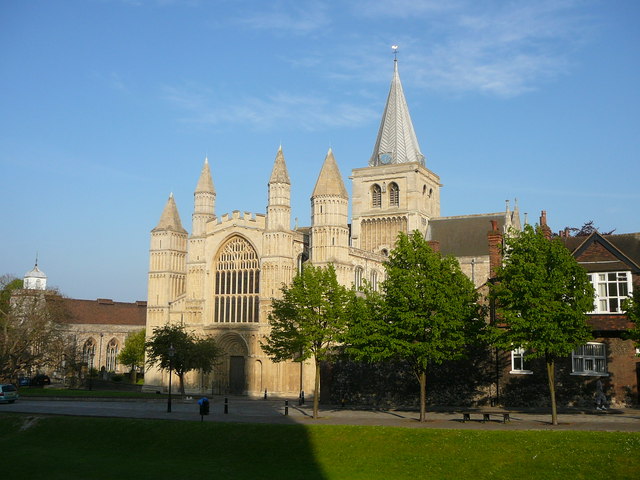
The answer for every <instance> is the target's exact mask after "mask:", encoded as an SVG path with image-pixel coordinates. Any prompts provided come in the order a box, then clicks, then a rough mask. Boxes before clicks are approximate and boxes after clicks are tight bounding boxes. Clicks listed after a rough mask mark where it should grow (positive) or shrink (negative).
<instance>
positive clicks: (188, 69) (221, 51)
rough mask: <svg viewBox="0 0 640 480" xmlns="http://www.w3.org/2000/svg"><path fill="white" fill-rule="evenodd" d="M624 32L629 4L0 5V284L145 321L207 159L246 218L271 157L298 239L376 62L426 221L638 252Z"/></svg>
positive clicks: (356, 154)
mask: <svg viewBox="0 0 640 480" xmlns="http://www.w3.org/2000/svg"><path fill="white" fill-rule="evenodd" d="M638 24H640V2H637V1H633V0H631V1H623V0H621V1H604V0H602V1H598V0H582V1H577V0H576V1H572V0H551V1H546V0H539V1H517V0H516V1H509V2H505V1H476V0H452V1H448V2H444V1H441V0H399V1H391V0H386V1H382V0H380V1H379V0H367V1H365V0H353V1H340V2H337V1H322V0H312V1H306V0H294V1H288V0H281V1H257V0H255V1H239V0H232V1H231V0H230V1H224V0H220V1H204V0H202V1H197V0H192V1H188V0H185V1H179V0H175V1H171V0H148V1H144V0H138V1H135V0H128V1H127V0H78V1H72V0H61V1H57V2H51V1H29V0H0V196H1V197H0V199H1V201H2V205H3V208H2V210H1V211H2V214H1V215H2V217H1V219H0V221H1V225H2V235H0V252H1V259H2V261H1V262H0V274H3V273H10V274H15V275H18V276H22V275H23V274H24V273H25V272H26V271H28V270H30V269H31V267H32V266H33V263H34V260H35V256H36V253H37V254H38V255H39V265H40V267H41V269H42V270H43V271H44V272H45V273H46V274H47V275H48V277H49V283H50V285H55V286H57V287H59V288H60V289H61V291H62V292H63V293H65V294H66V295H68V296H71V297H74V298H86V299H95V298H98V297H101V298H113V299H114V300H120V301H133V300H138V299H146V282H147V269H148V248H149V232H150V230H151V229H152V228H153V227H154V226H155V225H156V223H157V221H158V219H159V218H160V214H161V212H162V209H163V207H164V204H165V202H166V200H167V197H168V195H169V193H170V192H173V193H174V196H175V198H176V201H177V203H178V207H179V209H180V214H181V217H182V222H183V225H184V226H185V228H187V229H188V230H189V229H190V228H191V210H192V206H193V190H194V188H195V186H196V182H197V179H198V175H199V172H200V169H201V167H202V163H203V160H204V158H205V156H207V155H208V157H209V161H210V163H211V167H212V172H213V180H214V183H215V186H216V190H217V206H216V213H217V214H218V215H219V216H220V215H222V214H224V213H226V212H231V211H232V210H240V211H250V212H257V213H263V212H264V211H265V206H266V195H267V192H266V183H267V181H268V178H269V173H270V171H271V167H272V165H273V160H274V158H275V154H276V152H277V149H278V146H279V145H280V144H282V146H283V150H284V154H285V158H286V161H287V165H288V168H289V174H290V177H291V181H292V203H293V215H292V216H293V217H297V218H298V219H299V220H298V221H299V224H300V225H308V224H309V217H310V209H309V206H310V202H309V196H310V194H311V191H312V189H313V185H314V183H315V180H316V176H317V174H318V172H319V171H320V167H321V164H322V161H323V159H324V156H325V154H326V152H327V150H328V148H329V147H331V148H333V151H334V154H335V157H336V160H337V162H338V165H339V166H340V169H341V171H342V174H343V176H344V178H345V183H346V184H347V187H348V188H350V182H349V180H348V176H349V175H350V172H351V170H352V169H353V168H358V167H363V166H366V165H367V162H368V159H369V157H370V155H371V152H372V149H373V146H374V143H375V137H376V133H377V129H378V125H379V121H380V117H381V115H382V109H383V107H384V102H385V100H386V95H387V92H388V88H389V83H390V81H391V75H392V71H393V55H392V52H391V48H390V47H391V45H393V44H397V45H399V47H400V50H399V54H398V59H399V68H400V75H401V78H402V82H403V86H404V90H405V95H406V97H407V100H408V103H409V108H410V111H411V115H412V118H413V123H414V127H415V130H416V134H417V136H418V139H419V142H420V146H421V149H422V152H423V154H424V155H425V156H426V158H427V167H428V168H430V169H431V170H433V171H434V172H436V173H437V174H438V175H440V178H441V181H442V183H443V185H444V187H443V188H442V211H441V213H442V215H464V214H472V213H486V212H495V211H501V210H503V209H504V206H505V200H506V199H511V204H512V205H513V199H515V198H517V199H518V204H519V206H520V211H521V212H522V213H524V212H528V214H529V219H530V220H531V221H532V222H535V221H537V219H538V217H539V214H540V211H541V210H547V212H548V218H549V223H550V225H551V227H552V228H553V230H554V231H558V230H560V229H562V228H563V227H565V226H580V225H582V224H583V223H584V222H586V221H588V220H593V221H594V222H595V224H596V225H597V226H599V227H600V228H601V230H611V229H614V228H615V229H616V231H617V232H618V233H626V232H636V231H640V222H639V221H638V220H639V215H638V206H639V205H640V192H639V190H638V179H640V167H639V161H638V160H639V159H638V151H639V146H640V131H639V130H640V129H639V126H640V125H639V118H640V117H639V115H640V113H639V112H640V88H638V86H639V85H640V49H639V48H638V45H640V29H639V28H638Z"/></svg>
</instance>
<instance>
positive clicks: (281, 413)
mask: <svg viewBox="0 0 640 480" xmlns="http://www.w3.org/2000/svg"><path fill="white" fill-rule="evenodd" d="M199 398H200V397H194V398H188V399H185V400H182V399H180V398H179V397H175V398H173V399H172V402H171V412H168V411H167V410H168V401H167V398H166V397H164V398H162V399H157V400H156V399H135V400H134V399H89V398H80V399H69V398H64V399H63V398H58V399H56V398H21V399H19V400H18V401H17V402H16V403H13V404H2V405H0V414H3V413H11V412H12V413H29V414H39V415H75V416H89V417H120V418H145V419H158V420H174V421H175V420H180V421H205V422H239V423H272V424H304V425H375V426H388V427H406V428H446V429H464V430H583V431H623V432H640V410H638V409H631V408H624V409H609V410H607V411H604V412H601V411H596V410H595V409H593V410H579V409H561V410H559V413H558V421H559V425H556V426H554V425H551V413H550V410H543V409H521V410H518V409H508V410H507V409H495V408H486V409H474V408H470V409H465V408H464V407H449V408H443V407H438V408H437V410H433V409H432V410H428V411H427V421H426V422H422V423H421V422H419V421H418V419H419V413H418V412H417V411H415V410H403V409H387V410H376V409H366V408H350V407H348V406H347V407H339V406H336V407H333V406H321V408H320V412H319V418H318V419H313V418H312V405H311V403H309V402H307V403H305V404H304V405H298V401H297V399H296V400H289V401H288V405H285V400H284V399H268V400H262V399H249V398H247V397H231V396H230V397H227V402H228V403H227V404H226V410H227V413H225V403H224V397H218V396H215V397H213V398H210V402H211V403H210V414H209V415H206V416H204V417H201V416H200V414H199V408H198V404H197V400H198V399H199ZM285 410H286V414H285ZM507 411H508V412H509V417H510V421H508V422H506V423H503V417H502V415H501V413H502V412H507ZM462 412H471V415H470V418H471V421H466V422H463V416H462ZM481 412H489V413H491V412H493V413H492V415H491V417H490V418H491V419H490V421H488V422H483V421H481V420H482V415H481Z"/></svg>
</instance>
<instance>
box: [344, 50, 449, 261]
mask: <svg viewBox="0 0 640 480" xmlns="http://www.w3.org/2000/svg"><path fill="white" fill-rule="evenodd" d="M351 179H352V181H353V199H352V221H351V229H352V231H351V243H352V246H353V247H355V248H359V249H362V250H367V251H371V252H375V253H383V254H386V253H387V252H388V251H389V250H391V249H392V248H393V247H394V244H395V240H396V237H397V236H398V232H404V233H409V232H412V231H414V230H418V231H420V232H422V233H423V234H424V233H425V232H426V230H427V225H428V223H429V219H431V218H434V217H439V216H440V187H441V185H440V177H438V175H436V174H435V173H433V172H432V171H430V170H429V169H427V168H426V166H425V157H424V155H423V154H422V152H421V151H420V145H419V144H418V139H417V137H416V134H415V131H414V129H413V123H412V122H411V116H410V115H409V107H408V106H407V101H406V99H405V97H404V92H403V90H402V83H401V82H400V75H399V74H398V60H397V59H395V60H394V68H393V78H392V80H391V88H390V89H389V96H388V97H387V104H386V105H385V108H384V113H383V114H382V121H381V122H380V129H379V130H378V137H377V139H376V144H375V147H374V149H373V153H372V155H371V158H370V159H369V166H368V167H364V168H357V169H355V170H353V171H352V173H351Z"/></svg>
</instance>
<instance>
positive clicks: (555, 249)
mask: <svg viewBox="0 0 640 480" xmlns="http://www.w3.org/2000/svg"><path fill="white" fill-rule="evenodd" d="M495 280H496V281H495V283H493V284H491V285H490V296H491V298H492V299H493V300H494V301H495V305H496V313H497V319H498V320H497V323H498V325H494V326H493V327H492V332H491V333H492V338H493V343H494V344H495V345H496V346H497V347H499V348H503V349H505V350H512V349H514V348H516V347H521V348H523V349H525V351H526V352H527V353H526V354H527V355H528V356H529V357H530V358H544V359H545V361H546V365H547V378H548V384H549V393H550V398H551V420H552V424H553V425H557V424H558V416H557V408H556V394H555V383H556V382H555V361H556V359H558V358H561V357H566V356H568V355H570V354H571V352H572V351H573V350H574V349H576V348H577V347H579V346H580V345H582V344H584V343H585V342H586V341H587V340H588V339H589V338H590V337H591V329H590V328H589V326H588V325H587V316H586V313H587V312H590V311H592V310H593V296H594V291H593V287H592V286H591V284H590V283H589V279H588V277H587V273H586V272H585V270H584V268H582V267H581V266H580V265H578V263H577V262H576V260H575V259H574V258H573V256H572V255H571V253H570V252H569V250H567V248H566V247H565V246H564V245H563V244H562V243H561V242H560V241H559V240H557V239H553V240H550V239H548V238H546V237H545V235H544V232H543V231H542V230H541V229H540V228H539V227H536V228H534V227H532V226H531V225H527V226H526V227H525V228H524V230H523V231H522V232H519V233H515V234H514V235H513V236H509V237H507V238H506V239H505V247H504V265H503V266H502V267H500V268H499V269H498V271H497V275H496V279H495Z"/></svg>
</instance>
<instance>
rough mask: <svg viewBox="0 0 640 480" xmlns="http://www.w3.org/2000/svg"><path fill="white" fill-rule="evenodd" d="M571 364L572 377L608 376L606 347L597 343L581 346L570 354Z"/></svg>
mask: <svg viewBox="0 0 640 480" xmlns="http://www.w3.org/2000/svg"><path fill="white" fill-rule="evenodd" d="M571 364H572V368H571V374H572V375H600V376H604V375H608V373H607V346H606V345H605V344H604V343H599V342H589V343H587V344H586V345H582V346H581V347H579V348H577V349H575V350H574V351H573V353H572V354H571Z"/></svg>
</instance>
